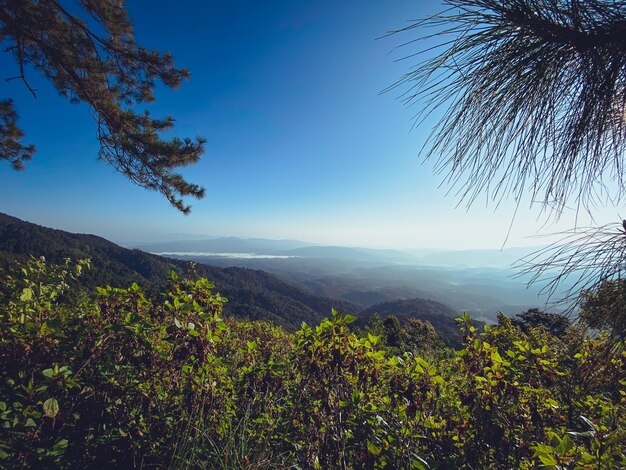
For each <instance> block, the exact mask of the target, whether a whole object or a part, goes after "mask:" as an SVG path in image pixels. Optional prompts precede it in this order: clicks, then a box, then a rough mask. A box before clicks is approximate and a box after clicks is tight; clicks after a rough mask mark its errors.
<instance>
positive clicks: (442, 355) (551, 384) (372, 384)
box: [0, 259, 626, 469]
mask: <svg viewBox="0 0 626 470" xmlns="http://www.w3.org/2000/svg"><path fill="white" fill-rule="evenodd" d="M88 267H89V263H87V262H84V261H82V262H78V263H72V262H70V261H69V260H68V261H66V262H65V264H63V265H61V266H48V265H47V264H46V263H45V261H44V260H43V259H31V260H30V261H28V262H27V263H26V264H24V265H23V266H19V267H18V268H16V269H15V270H14V271H13V272H12V273H10V274H6V275H5V276H4V279H3V281H2V284H1V287H0V295H1V296H2V302H1V303H0V363H1V364H2V368H1V369H0V466H2V467H7V468H18V467H19V468H23V467H30V468H47V467H52V468H86V467H91V468H93V467H107V468H110V467H118V468H119V467H129V466H133V467H144V466H145V467H152V466H160V467H162V466H169V467H172V468H178V467H180V468H207V469H208V468H224V469H226V468H247V469H261V468H276V469H279V468H285V469H286V468H300V469H315V468H346V469H347V468H351V469H361V468H415V469H426V468H450V469H452V468H468V469H470V468H503V469H505V468H507V469H508V468H536V467H543V468H554V469H566V468H572V469H574V468H580V469H583V468H618V467H624V466H626V457H625V455H626V432H625V429H626V353H624V352H623V351H624V348H623V344H622V345H621V346H619V345H618V347H614V346H615V345H614V344H613V343H611V341H612V339H611V338H610V337H609V336H607V335H598V336H595V337H588V336H586V335H585V334H584V332H583V331H581V330H580V329H579V328H577V327H574V326H570V327H569V328H568V329H567V330H566V331H564V332H563V331H559V334H558V336H554V335H553V333H552V332H551V331H550V330H549V329H547V328H544V327H543V326H541V325H539V326H533V325H525V326H524V328H523V329H521V328H520V327H519V326H517V325H516V323H515V322H512V321H511V320H510V319H508V318H506V317H504V316H501V317H500V321H499V324H498V325H495V326H491V327H485V328H484V330H483V331H482V332H478V331H477V329H476V327H475V326H474V324H473V323H472V322H471V319H470V318H469V317H468V316H466V315H465V316H463V317H461V318H460V319H459V320H458V321H459V323H460V330H461V335H462V336H463V347H462V348H461V349H460V350H457V351H454V350H452V349H446V348H445V347H444V346H443V345H442V344H441V343H438V342H437V341H435V340H436V337H435V336H433V334H432V331H431V330H430V329H429V328H428V325H423V324H415V325H412V324H411V325H408V326H407V327H402V328H400V327H399V326H398V325H395V324H392V323H393V322H392V323H390V324H389V325H384V324H380V325H378V326H377V325H374V326H373V327H371V328H369V329H368V328H366V329H365V330H356V329H353V328H352V322H353V321H354V320H355V317H353V316H352V315H344V314H341V313H338V312H335V311H333V312H332V316H331V317H330V318H327V319H325V320H323V321H322V322H321V323H320V324H319V325H317V326H308V325H306V324H303V325H302V328H301V329H300V330H299V331H298V332H296V333H295V334H292V333H288V332H287V331H285V330H283V329H282V328H280V327H278V326H275V325H272V324H269V323H265V322H250V321H241V320H235V319H227V320H223V319H222V318H221V310H222V306H223V305H224V302H225V299H224V298H223V297H221V296H220V295H219V294H216V293H214V292H213V291H212V286H211V284H210V283H209V282H208V281H207V280H205V279H194V276H193V275H192V274H190V275H189V276H187V277H184V278H180V277H178V276H177V275H175V274H173V275H172V277H171V279H170V282H169V287H168V289H167V290H166V292H164V293H162V294H160V295H158V296H155V297H148V296H146V295H145V294H144V293H143V291H142V290H141V288H140V287H139V286H137V285H136V284H133V285H131V286H130V287H129V288H126V289H119V288H111V287H104V288H98V289H97V291H96V292H95V293H85V292H82V291H81V290H80V289H79V288H78V287H77V284H76V282H77V279H78V276H79V275H80V273H81V271H83V270H85V269H87V268H88ZM70 286H72V287H70ZM376 328H378V330H377V329H376ZM378 331H380V334H378ZM357 333H359V334H357ZM398 338H399V339H401V341H400V340H397V339H398Z"/></svg>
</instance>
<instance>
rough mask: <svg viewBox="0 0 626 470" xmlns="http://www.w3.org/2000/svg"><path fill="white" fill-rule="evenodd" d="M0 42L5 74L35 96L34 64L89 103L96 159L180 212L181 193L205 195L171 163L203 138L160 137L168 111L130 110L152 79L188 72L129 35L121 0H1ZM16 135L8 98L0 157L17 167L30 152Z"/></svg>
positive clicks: (187, 159)
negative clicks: (10, 71) (9, 59)
mask: <svg viewBox="0 0 626 470" xmlns="http://www.w3.org/2000/svg"><path fill="white" fill-rule="evenodd" d="M66 3H67V5H66ZM0 43H1V44H2V46H3V48H4V49H5V51H7V52H9V53H10V54H11V55H12V56H13V58H14V59H15V62H16V63H17V70H18V74H17V76H15V77H8V78H9V79H11V78H15V79H19V80H21V81H22V82H23V83H24V85H25V86H26V87H27V88H28V89H29V90H30V92H31V93H32V94H33V95H34V96H35V95H36V90H34V89H32V87H31V86H30V85H29V81H28V77H27V71H28V70H31V69H35V70H37V71H39V72H41V73H43V75H44V76H45V77H46V78H47V79H49V80H50V81H51V82H52V84H53V85H54V87H55V88H56V89H57V90H58V92H59V93H60V94H61V95H62V96H64V97H66V98H68V99H69V100H70V101H71V102H74V103H80V102H82V103H86V104H88V105H89V106H90V107H91V110H92V114H93V117H94V119H95V121H96V124H97V136H98V140H99V142H100V151H99V155H98V156H99V158H100V159H102V160H104V161H106V162H108V163H110V164H111V165H112V166H113V167H114V168H115V169H116V170H117V171H119V172H121V173H123V174H124V175H126V176H127V177H128V178H129V179H130V180H131V181H133V182H134V183H136V184H138V185H139V186H141V187H144V188H147V189H151V190H154V191H158V192H160V193H161V194H163V195H164V196H165V197H166V198H167V199H168V201H169V202H170V203H171V204H172V205H173V206H174V207H176V208H177V209H178V210H180V211H182V212H183V213H188V212H189V206H188V205H185V204H184V202H183V199H182V198H183V197H185V196H192V197H196V198H202V197H203V196H204V189H203V188H201V187H200V186H198V185H195V184H191V183H189V182H187V181H186V180H185V179H184V178H183V177H182V176H181V175H180V174H179V173H176V171H175V170H176V169H177V168H180V167H184V166H186V165H189V164H192V163H196V162H197V161H198V159H199V158H200V156H201V155H202V153H203V147H204V143H205V141H204V139H203V138H201V137H198V138H196V139H195V140H191V139H179V138H176V137H175V138H171V139H168V138H163V137H162V134H163V132H165V131H168V130H170V129H171V128H172V126H173V123H174V119H173V118H172V117H165V118H163V119H156V118H153V117H151V116H150V114H149V113H148V112H137V111H136V106H137V105H140V104H144V103H149V102H152V101H153V100H154V95H153V91H154V87H155V85H156V83H157V82H162V83H163V84H165V85H166V86H168V87H172V88H175V87H177V86H178V85H179V84H180V83H181V81H182V80H184V79H186V78H188V77H189V72H188V71H187V70H185V69H178V68H176V67H175V66H174V63H173V61H172V57H171V55H170V54H169V53H160V52H157V51H153V50H148V49H146V48H144V47H142V46H140V45H138V44H137V43H135V39H134V35H133V27H132V24H131V21H130V20H129V18H128V15H127V12H126V10H125V8H124V2H123V1H122V0H80V1H77V2H62V1H57V0H38V1H36V0H0ZM23 136H24V134H23V132H22V130H21V129H20V128H19V127H18V125H17V113H16V111H15V107H14V104H13V101H12V100H11V99H6V100H3V101H0V159H2V160H7V161H8V162H9V163H10V164H11V165H12V167H13V168H15V169H18V170H20V169H22V168H23V167H24V162H25V161H27V160H29V159H30V158H31V156H32V155H33V153H34V152H35V147H34V146H33V145H29V144H25V143H24V142H23Z"/></svg>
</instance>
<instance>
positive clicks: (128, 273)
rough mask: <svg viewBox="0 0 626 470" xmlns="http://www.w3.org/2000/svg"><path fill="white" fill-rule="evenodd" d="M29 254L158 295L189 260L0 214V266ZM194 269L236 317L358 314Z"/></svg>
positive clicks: (92, 279)
mask: <svg viewBox="0 0 626 470" xmlns="http://www.w3.org/2000/svg"><path fill="white" fill-rule="evenodd" d="M28 255H33V256H44V257H46V259H47V260H48V261H50V262H56V263H58V262H62V261H63V259H64V258H68V257H69V258H73V259H81V258H91V260H92V269H91V270H88V271H86V272H84V274H83V277H82V279H81V284H84V285H86V286H91V287H95V286H96V285H105V284H109V285H112V286H116V287H127V286H128V285H130V284H131V283H132V282H137V283H138V284H139V285H140V286H142V287H143V288H144V289H146V290H148V291H151V292H159V291H160V290H161V289H162V288H163V287H164V286H165V284H166V282H167V279H168V278H169V274H170V273H171V272H172V271H178V272H185V271H186V270H187V269H188V267H189V263H188V262H185V261H180V260H174V259H169V258H163V257H161V256H157V255H153V254H150V253H146V252H143V251H141V250H137V249H134V250H130V249H127V248H122V247H120V246H118V245H116V244H114V243H112V242H110V241H108V240H105V239H104V238H101V237H98V236H95V235H84V234H73V233H69V232H65V231H62V230H56V229H51V228H47V227H42V226H40V225H36V224H32V223H29V222H24V221H22V220H20V219H17V218H15V217H12V216H9V215H6V214H1V213H0V265H3V266H5V267H6V266H7V265H9V264H10V263H11V262H12V261H13V260H15V259H17V258H22V259H23V258H26V257H27V256H28ZM196 271H197V273H198V275H200V276H203V277H206V278H207V279H209V280H210V281H211V282H213V283H214V284H215V287H216V290H217V291H219V292H220V293H221V294H222V295H224V296H225V297H226V298H228V299H229V302H228V303H227V304H226V307H225V312H227V313H230V314H233V315H237V316H241V317H248V318H251V319H261V320H269V321H273V322H275V323H277V324H280V325H283V326H286V327H288V328H291V329H294V328H298V327H299V326H300V324H301V323H302V322H303V321H306V322H308V323H317V322H319V321H320V320H321V319H322V318H324V317H326V316H328V315H329V314H330V311H331V309H332V308H335V309H337V310H343V311H346V312H353V313H356V314H359V313H360V312H361V311H362V307H360V306H358V305H356V304H352V303H350V302H346V301H342V300H337V299H330V298H325V297H321V296H316V295H314V294H312V293H311V292H308V291H306V290H304V289H301V288H299V287H295V286H293V285H290V284H288V283H286V282H284V281H282V280H281V279H279V278H278V277H277V276H275V275H274V274H270V273H267V272H265V271H260V270H253V269H247V268H236V267H231V268H219V267H215V266H208V265H202V264H198V265H197V266H196Z"/></svg>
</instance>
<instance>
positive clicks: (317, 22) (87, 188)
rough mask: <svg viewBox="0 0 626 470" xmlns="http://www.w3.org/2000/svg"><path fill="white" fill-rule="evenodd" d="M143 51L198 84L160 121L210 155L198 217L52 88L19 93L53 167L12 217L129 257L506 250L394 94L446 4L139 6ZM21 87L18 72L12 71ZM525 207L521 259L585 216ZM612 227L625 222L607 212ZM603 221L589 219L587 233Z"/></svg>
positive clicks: (11, 197)
mask: <svg viewBox="0 0 626 470" xmlns="http://www.w3.org/2000/svg"><path fill="white" fill-rule="evenodd" d="M127 7H128V9H129V12H130V15H131V18H132V19H133V21H134V23H135V32H136V34H135V36H136V40H137V42H138V43H140V44H143V45H145V46H147V47H150V48H156V49H159V50H169V51H171V52H172V54H173V56H174V59H175V62H176V64H177V65H178V66H181V67H187V68H189V69H190V70H191V79H190V80H189V81H187V82H185V83H183V85H182V86H181V87H180V88H179V89H178V90H169V89H166V88H164V87H158V89H157V93H156V97H157V100H156V103H154V105H152V106H150V109H151V110H152V112H153V114H154V115H155V116H160V115H166V114H169V115H173V116H174V117H175V118H176V129H175V134H176V135H179V136H181V137H185V136H190V137H193V136H196V135H202V136H204V137H205V138H206V139H207V145H206V153H205V155H204V157H203V159H202V161H201V162H200V163H199V164H198V165H196V166H194V167H190V168H188V169H186V170H185V171H184V175H185V176H186V177H188V179H189V180H191V181H193V182H196V183H199V184H202V185H203V186H205V187H206V190H207V192H206V197H205V199H203V200H200V201H195V200H190V201H189V202H191V203H192V205H193V209H192V213H191V215H189V216H183V215H181V214H180V213H178V212H177V211H176V210H175V209H173V208H172V207H170V206H169V205H168V203H167V201H166V200H165V199H164V198H163V197H162V196H160V195H159V194H157V193H154V192H149V191H146V190H143V189H141V188H139V187H136V186H134V185H133V184H132V183H130V182H129V181H128V180H126V179H125V178H124V177H123V176H122V175H120V174H117V173H116V172H115V171H113V170H112V169H111V168H110V167H108V166H107V165H106V164H104V163H101V162H98V161H97V159H96V155H97V150H98V145H97V142H96V139H95V133H96V129H95V123H94V122H93V119H92V118H91V115H90V112H89V109H88V108H87V107H86V106H84V105H70V104H67V103H66V102H65V101H64V99H63V98H61V97H59V96H57V94H56V92H55V91H54V90H53V89H52V87H51V86H50V85H48V84H47V83H46V82H45V81H43V80H42V79H41V78H40V77H38V75H37V73H36V72H31V73H30V74H29V79H30V80H31V83H32V84H33V86H34V87H35V88H37V89H38V96H37V99H33V97H32V96H30V95H29V94H28V92H27V91H26V90H25V88H24V86H23V85H22V84H21V83H19V82H18V81H10V82H5V81H0V97H13V98H14V99H15V101H16V106H17V109H18V112H19V113H20V123H21V125H22V127H23V128H24V130H25V131H26V133H27V140H28V141H29V142H32V143H34V144H36V145H37V148H38V152H37V154H36V155H35V157H34V159H33V161H31V162H29V163H28V164H27V168H26V170H25V171H24V172H21V173H16V172H14V171H12V170H11V169H10V168H9V166H8V165H6V164H5V165H4V166H3V167H1V166H0V211H2V212H6V213H9V214H11V215H14V216H16V217H20V218H23V219H26V220H29V221H32V222H36V223H40V224H42V225H47V226H52V227H55V228H60V229H64V230H69V231H76V232H88V233H96V234H98V235H101V236H104V237H106V238H109V239H111V240H113V241H117V242H121V243H132V242H139V241H157V240H162V239H173V238H180V237H183V236H185V237H187V238H188V237H189V236H197V237H202V236H220V235H235V236H243V237H265V238H296V239H302V240H306V241H311V242H319V243H326V244H340V245H351V246H356V245H360V246H371V247H385V248H394V247H395V248H459V249H466V248H500V247H501V246H502V245H503V243H504V242H505V240H507V234H508V233H509V227H510V226H511V221H512V219H513V212H514V209H515V208H514V205H513V203H512V202H506V203H504V204H501V205H500V207H498V208H497V209H496V207H495V206H494V205H492V204H489V205H486V204H485V203H484V201H481V200H478V201H476V203H475V204H474V205H473V206H472V207H471V209H470V210H469V211H466V209H465V208H464V207H461V208H456V205H457V203H458V200H457V199H455V198H454V196H447V189H448V188H446V187H440V182H441V177H438V176H434V175H433V173H432V168H431V165H430V164H429V163H426V164H422V162H421V161H420V160H419V159H418V151H419V148H420V146H421V145H422V143H423V141H424V139H425V137H426V135H427V134H428V130H429V129H428V128H427V126H425V127H422V128H416V129H412V121H411V117H412V115H413V113H414V111H415V110H411V109H407V108H405V107H404V106H403V105H402V104H401V103H400V101H399V100H397V99H396V97H397V93H394V92H391V93H387V94H382V95H381V94H380V92H381V90H383V89H384V88H385V87H387V86H388V85H390V84H392V83H393V82H394V81H395V80H396V79H398V78H399V77H400V76H401V74H402V73H404V72H406V71H407V70H408V69H409V67H410V66H411V62H410V61H400V62H398V61H397V59H400V58H401V57H402V56H403V55H404V54H405V52H408V50H406V49H405V50H402V49H400V50H396V49H395V48H396V46H398V45H400V44H401V43H403V42H405V41H406V40H410V39H412V38H413V37H412V36H410V33H407V34H405V35H399V36H395V37H391V38H383V39H378V40H377V39H376V38H377V37H380V36H382V35H384V33H385V32H386V31H388V30H391V29H395V28H399V27H402V26H403V25H405V24H406V21H407V20H409V19H412V18H418V17H420V16H423V15H424V14H427V13H432V12H435V11H437V10H438V8H439V2H437V1H424V2H415V1H404V0H398V1H389V2H382V1H370V0H358V1H357V0H346V1H342V2H336V1H335V2H331V1H326V0H316V1H302V0H300V1H291V0H284V1H267V2H253V1H250V2H244V1H232V0H231V1H219V2H218V1H211V2H190V1H184V2H177V4H176V6H175V7H174V8H173V7H172V3H171V2H164V1H150V2H147V1H129V2H127ZM0 61H2V62H1V65H2V70H6V71H7V72H5V73H6V74H7V76H11V75H15V73H13V70H12V68H15V65H14V64H12V62H11V59H10V58H9V57H6V56H4V57H0ZM527 205H528V204H527V203H526V204H524V205H522V207H521V208H520V210H519V211H518V214H517V217H516V218H515V220H514V222H513V225H512V230H511V235H510V236H509V238H508V241H507V246H520V245H533V244H539V243H543V242H544V241H545V240H543V239H534V238H528V237H530V236H533V235H535V234H537V233H538V231H540V230H542V232H556V231H559V230H563V229H566V228H569V227H570V226H572V224H573V223H574V215H575V214H574V211H572V212H571V213H568V214H566V215H565V216H564V217H563V218H562V219H561V221H560V223H559V224H557V225H549V226H543V223H542V222H543V220H544V219H542V218H541V216H540V213H539V208H538V207H535V208H533V209H530V210H529V209H527ZM594 215H595V216H596V219H597V220H598V222H600V223H604V222H607V221H613V220H615V219H616V218H617V215H618V210H617V209H615V208H613V207H608V208H601V209H598V210H597V211H595V212H594ZM587 219H588V217H586V216H585V215H584V214H581V215H580V217H579V220H578V222H579V224H581V225H585V224H586V223H587Z"/></svg>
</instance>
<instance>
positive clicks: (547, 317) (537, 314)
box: [511, 308, 570, 338]
mask: <svg viewBox="0 0 626 470" xmlns="http://www.w3.org/2000/svg"><path fill="white" fill-rule="evenodd" d="M511 323H512V324H513V325H515V326H518V327H520V328H521V329H522V331H524V332H525V333H527V332H528V330H529V328H539V327H541V328H544V329H545V330H546V331H548V332H549V333H550V334H551V335H552V336H555V337H557V338H561V337H563V336H564V335H565V333H567V330H568V329H569V327H570V321H569V320H568V318H567V317H566V316H565V315H561V314H559V313H548V312H544V311H543V310H540V309H538V308H530V309H528V310H526V311H524V312H522V313H519V314H517V315H515V317H514V318H512V319H511Z"/></svg>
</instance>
